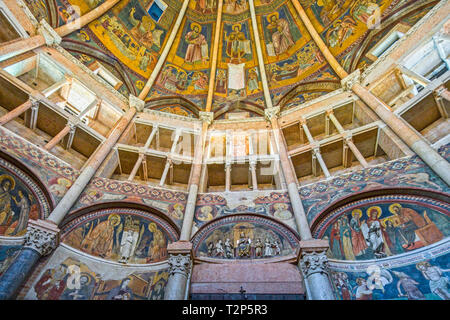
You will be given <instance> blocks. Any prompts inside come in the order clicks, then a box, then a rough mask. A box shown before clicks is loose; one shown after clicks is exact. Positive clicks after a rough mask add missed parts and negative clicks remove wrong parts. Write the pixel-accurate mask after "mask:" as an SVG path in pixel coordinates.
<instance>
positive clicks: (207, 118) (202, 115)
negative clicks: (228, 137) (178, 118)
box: [198, 111, 214, 124]
mask: <svg viewBox="0 0 450 320" xmlns="http://www.w3.org/2000/svg"><path fill="white" fill-rule="evenodd" d="M198 117H199V119H200V120H201V121H202V122H206V123H208V124H211V123H212V122H213V120H214V113H213V112H204V111H200V112H199V114H198Z"/></svg>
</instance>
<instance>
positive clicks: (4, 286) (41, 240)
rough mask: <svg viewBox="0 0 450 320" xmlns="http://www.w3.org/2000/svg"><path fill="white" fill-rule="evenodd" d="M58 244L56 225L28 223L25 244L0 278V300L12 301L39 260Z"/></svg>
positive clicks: (32, 221)
mask: <svg viewBox="0 0 450 320" xmlns="http://www.w3.org/2000/svg"><path fill="white" fill-rule="evenodd" d="M58 243H59V229H58V227H57V225H56V224H54V223H51V222H49V221H45V220H37V221H34V220H30V221H28V227H27V233H26V236H25V243H24V245H23V247H22V248H21V250H20V252H19V254H18V255H17V257H16V259H14V261H13V262H12V263H11V265H10V266H9V267H8V268H7V269H6V270H5V272H4V273H3V275H2V276H1V277H0V300H8V299H14V298H15V296H16V295H17V293H18V291H19V289H20V287H21V286H22V284H23V283H24V282H25V281H26V280H27V278H28V276H29V275H30V274H31V272H32V271H33V269H34V266H35V265H36V263H37V262H38V260H39V258H40V257H42V256H45V255H48V254H50V253H51V252H52V251H53V250H54V249H56V247H57V245H58Z"/></svg>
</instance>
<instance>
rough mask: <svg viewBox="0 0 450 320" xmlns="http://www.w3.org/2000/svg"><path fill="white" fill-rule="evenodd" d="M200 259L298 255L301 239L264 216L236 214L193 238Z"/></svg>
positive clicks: (204, 229)
mask: <svg viewBox="0 0 450 320" xmlns="http://www.w3.org/2000/svg"><path fill="white" fill-rule="evenodd" d="M193 244H194V251H195V253H196V255H197V256H198V257H207V258H215V259H262V258H274V257H282V256H286V255H289V254H293V253H295V250H296V247H297V245H298V239H297V237H296V236H295V234H294V233H293V232H292V231H290V230H289V229H287V228H286V227H284V226H282V225H280V224H279V223H275V222H274V221H272V220H268V219H265V218H263V217H258V216H251V215H233V216H229V217H226V218H223V219H220V220H216V221H215V222H213V223H211V224H209V225H208V226H206V227H205V228H203V229H201V230H200V231H199V232H198V233H197V234H196V235H195V236H194V238H193Z"/></svg>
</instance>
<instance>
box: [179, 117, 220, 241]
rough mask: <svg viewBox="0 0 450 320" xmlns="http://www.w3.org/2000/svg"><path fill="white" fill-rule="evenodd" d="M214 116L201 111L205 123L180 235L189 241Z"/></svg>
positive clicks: (196, 153) (193, 168)
mask: <svg viewBox="0 0 450 320" xmlns="http://www.w3.org/2000/svg"><path fill="white" fill-rule="evenodd" d="M213 116H214V115H213V113H212V112H200V119H201V120H202V122H203V124H202V131H201V133H200V137H199V139H198V141H197V143H196V145H195V151H194V162H193V164H192V169H191V171H192V172H191V177H190V180H189V189H188V199H187V203H186V208H185V210H184V219H183V225H182V227H181V235H180V240H183V241H189V240H190V239H191V232H192V225H193V223H194V213H195V205H196V203H197V194H198V189H199V184H200V178H201V173H202V163H203V150H204V145H205V141H206V136H207V132H208V126H209V125H210V124H211V123H212V121H213Z"/></svg>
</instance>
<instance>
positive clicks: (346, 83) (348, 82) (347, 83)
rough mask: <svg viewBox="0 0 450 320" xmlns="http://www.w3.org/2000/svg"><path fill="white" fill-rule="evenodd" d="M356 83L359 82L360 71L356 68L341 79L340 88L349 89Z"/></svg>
mask: <svg viewBox="0 0 450 320" xmlns="http://www.w3.org/2000/svg"><path fill="white" fill-rule="evenodd" d="M356 83H361V71H359V69H356V70H355V71H354V72H353V73H351V74H349V75H348V76H347V77H345V78H344V79H342V80H341V85H342V88H344V89H345V90H346V91H351V90H352V87H353V85H354V84H356Z"/></svg>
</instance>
